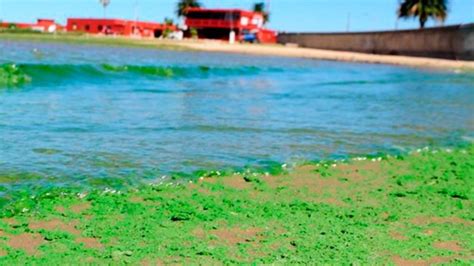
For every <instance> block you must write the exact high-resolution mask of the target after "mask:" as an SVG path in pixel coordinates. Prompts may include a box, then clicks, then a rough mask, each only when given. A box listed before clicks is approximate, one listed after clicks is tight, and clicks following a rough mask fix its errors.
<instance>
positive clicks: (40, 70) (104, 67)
mask: <svg viewBox="0 0 474 266" xmlns="http://www.w3.org/2000/svg"><path fill="white" fill-rule="evenodd" d="M260 71H261V69H259V68H257V67H253V66H238V67H210V66H140V65H110V64H100V65H92V64H82V65H75V64H11V63H10V64H3V65H0V87H5V86H7V87H9V86H20V85H23V84H25V83H29V82H57V81H58V80H72V79H74V80H79V79H87V80H89V79H94V78H95V79H105V78H120V77H129V78H135V77H137V76H140V77H153V78H164V79H173V78H205V77H208V76H209V75H215V76H241V75H254V74H258V73H259V72H260Z"/></svg>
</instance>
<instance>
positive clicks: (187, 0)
mask: <svg viewBox="0 0 474 266" xmlns="http://www.w3.org/2000/svg"><path fill="white" fill-rule="evenodd" d="M201 6H202V5H201V3H200V2H199V1H198V0H180V1H179V2H178V7H177V8H176V14H177V15H178V17H184V16H186V14H187V10H188V8H190V7H201Z"/></svg>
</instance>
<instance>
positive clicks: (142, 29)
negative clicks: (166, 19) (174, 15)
mask: <svg viewBox="0 0 474 266" xmlns="http://www.w3.org/2000/svg"><path fill="white" fill-rule="evenodd" d="M66 30H67V31H68V32H83V33H88V34H103V35H121V36H129V37H133V36H136V37H144V38H159V37H162V36H163V35H164V34H165V32H167V31H168V32H174V31H176V30H177V28H176V26H174V25H169V24H166V23H165V24H161V23H153V22H143V21H134V20H123V19H95V18H69V19H68V20H67V25H66Z"/></svg>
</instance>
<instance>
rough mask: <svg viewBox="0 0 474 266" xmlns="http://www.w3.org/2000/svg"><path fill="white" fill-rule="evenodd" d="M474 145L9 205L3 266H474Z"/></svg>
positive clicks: (61, 193) (60, 194)
mask: <svg viewBox="0 0 474 266" xmlns="http://www.w3.org/2000/svg"><path fill="white" fill-rule="evenodd" d="M473 189H474V147H473V146H468V147H465V148H459V149H455V150H429V149H424V150H419V151H417V152H414V153H411V154H409V155H405V156H396V157H393V156H392V157H391V156H386V157H383V158H353V159H351V160H347V161H337V162H318V163H309V164H305V165H300V166H295V167H293V168H291V169H288V170H286V171H283V172H282V173H280V174H278V175H271V174H256V173H250V172H244V173H235V174H233V175H227V176H221V175H219V174H218V173H217V174H216V173H213V174H212V175H209V176H204V177H201V178H199V179H196V181H195V182H192V183H190V184H186V185H183V184H180V185H177V184H159V185H158V184H155V185H150V186H145V187H142V188H140V189H138V188H137V189H136V190H133V191H126V192H119V191H115V190H110V189H107V190H102V191H88V192H79V193H78V192H77V191H76V192H72V191H68V190H66V189H63V190H51V191H49V192H47V193H41V194H38V195H34V196H33V195H27V196H24V197H23V198H20V199H17V200H15V201H14V202H12V203H10V204H8V205H6V206H4V207H3V209H2V218H1V220H0V256H1V257H0V263H1V264H2V265H18V264H35V265H37V264H39V265H41V264H50V265H51V264H54V265H59V264H71V263H73V264H140V265H160V264H193V265H194V264H204V265H207V264H218V265H220V264H296V263H304V264H308V263H311V264H400V265H404V264H405V265H406V264H436V263H441V264H446V263H447V264H460V265H472V264H473V263H474V237H473V235H474V227H473V225H474V209H473V197H474V190H473Z"/></svg>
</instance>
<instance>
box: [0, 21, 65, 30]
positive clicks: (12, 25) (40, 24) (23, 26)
mask: <svg viewBox="0 0 474 266" xmlns="http://www.w3.org/2000/svg"><path fill="white" fill-rule="evenodd" d="M0 28H4V29H12V30H14V29H20V30H33V31H40V32H49V33H53V32H57V31H63V30H64V27H63V26H61V25H60V24H58V23H56V22H55V21H54V19H38V20H37V21H36V23H16V22H0Z"/></svg>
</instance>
